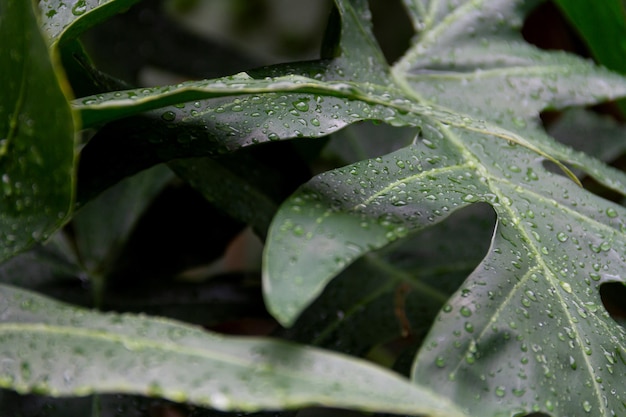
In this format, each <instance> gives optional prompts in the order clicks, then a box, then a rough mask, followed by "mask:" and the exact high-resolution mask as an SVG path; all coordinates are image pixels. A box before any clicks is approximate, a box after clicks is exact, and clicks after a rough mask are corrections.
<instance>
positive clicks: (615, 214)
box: [606, 207, 617, 218]
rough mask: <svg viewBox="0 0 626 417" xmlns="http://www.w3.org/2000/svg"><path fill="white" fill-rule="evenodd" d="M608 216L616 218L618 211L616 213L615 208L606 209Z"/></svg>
mask: <svg viewBox="0 0 626 417" xmlns="http://www.w3.org/2000/svg"><path fill="white" fill-rule="evenodd" d="M606 215H607V216H609V217H611V218H615V217H617V211H615V209H614V208H611V207H609V208H608V209H606Z"/></svg>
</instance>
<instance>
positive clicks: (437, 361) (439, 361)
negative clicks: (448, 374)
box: [435, 356, 446, 368]
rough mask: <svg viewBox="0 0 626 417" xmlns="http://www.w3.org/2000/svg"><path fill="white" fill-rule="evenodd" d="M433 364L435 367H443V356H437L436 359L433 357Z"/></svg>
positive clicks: (444, 362)
mask: <svg viewBox="0 0 626 417" xmlns="http://www.w3.org/2000/svg"><path fill="white" fill-rule="evenodd" d="M435 365H436V366H437V368H443V367H444V366H446V360H445V359H444V358H443V356H437V359H435Z"/></svg>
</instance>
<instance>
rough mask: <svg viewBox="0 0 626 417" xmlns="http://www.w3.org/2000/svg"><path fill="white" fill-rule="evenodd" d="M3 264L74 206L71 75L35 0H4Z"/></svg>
mask: <svg viewBox="0 0 626 417" xmlns="http://www.w3.org/2000/svg"><path fill="white" fill-rule="evenodd" d="M0 10H2V18H0V38H2V39H5V40H6V39H10V42H5V45H4V46H3V47H2V48H0V63H1V64H0V65H1V71H0V84H1V85H2V86H3V93H2V95H1V97H0V175H1V176H2V191H1V192H2V198H1V199H0V201H1V203H0V262H1V261H3V260H5V259H7V258H9V257H10V256H12V255H14V254H15V253H17V252H19V251H21V250H23V249H25V248H27V247H28V246H30V245H32V244H33V243H34V242H37V241H41V240H44V239H46V238H47V237H48V235H49V234H50V233H52V232H53V231H54V230H55V229H57V228H58V227H59V226H60V225H61V224H62V223H63V221H64V219H65V218H66V217H67V215H68V213H69V212H70V208H71V205H72V199H73V186H74V184H73V182H74V180H73V175H74V162H75V161H74V146H75V144H74V125H75V121H74V119H73V114H72V111H71V109H70V107H69V103H68V99H67V95H68V93H67V91H65V90H66V81H65V80H64V77H63V75H62V74H61V73H60V70H59V69H58V66H57V62H56V60H57V58H56V56H54V55H53V56H50V54H49V53H48V51H47V50H46V44H45V42H44V39H43V37H42V35H41V33H40V32H39V27H38V22H37V18H36V16H35V13H34V10H33V4H32V2H30V1H9V0H3V1H1V2H0Z"/></svg>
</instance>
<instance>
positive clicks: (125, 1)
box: [39, 0, 138, 44]
mask: <svg viewBox="0 0 626 417" xmlns="http://www.w3.org/2000/svg"><path fill="white" fill-rule="evenodd" d="M137 1H138V0H104V1H103V0H71V1H69V2H65V1H62V0H42V1H40V2H39V9H40V10H41V14H42V18H41V20H42V28H43V30H44V32H45V33H46V34H47V35H48V41H49V42H50V43H51V44H58V43H60V42H63V41H65V40H70V39H75V38H76V37H78V35H80V34H81V33H83V32H84V31H85V30H87V29H89V28H90V27H93V26H95V25H96V24H98V23H100V22H102V21H104V20H106V19H107V18H109V17H111V16H112V15H114V14H116V13H120V12H122V11H124V10H127V9H128V8H129V7H130V6H132V5H133V4H135V3H137Z"/></svg>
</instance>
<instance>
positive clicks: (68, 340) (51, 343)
mask: <svg viewBox="0 0 626 417" xmlns="http://www.w3.org/2000/svg"><path fill="white" fill-rule="evenodd" d="M0 288H1V292H0V306H1V308H0V311H2V318H3V320H2V323H1V324H0V339H1V340H2V343H1V344H0V346H1V347H0V351H1V352H2V358H3V361H2V364H1V365H0V385H1V386H2V387H3V388H11V389H14V390H16V391H18V392H20V393H30V392H37V393H40V394H47V395H50V396H64V395H74V396H76V395H78V396H80V395H87V394H89V393H92V392H96V391H97V392H103V393H107V392H109V393H113V392H118V393H129V394H143V395H151V396H156V397H161V398H166V399H171V400H174V401H177V402H188V403H193V404H198V405H205V406H211V407H213V408H216V409H219V410H246V411H253V410H258V409H284V408H294V407H302V406H305V405H313V404H317V405H326V406H335V407H345V408H355V409H360V410H370V411H373V410H376V411H387V412H393V413H410V414H424V415H426V416H433V417H435V416H441V417H443V416H446V417H452V416H459V417H461V416H463V415H464V414H463V413H462V412H461V411H459V410H458V409H456V408H455V407H454V406H453V405H451V404H449V403H448V401H447V400H445V399H443V398H440V397H439V396H438V395H436V394H435V393H434V392H431V391H430V390H429V389H427V388H424V387H422V386H419V385H417V384H412V383H410V382H409V381H407V380H404V379H402V378H400V377H398V376H397V375H394V374H392V373H389V372H388V371H386V370H383V369H380V368H377V367H375V366H373V365H371V364H368V363H366V362H363V361H359V360H356V359H351V358H349V357H345V356H340V355H337V354H333V353H328V352H323V351H320V350H316V349H313V348H307V347H299V346H296V345H291V344H287V343H285V342H279V341H272V340H267V339H255V338H228V337H223V336H218V335H215V334H211V333H207V332H205V331H202V330H200V329H199V328H195V327H190V326H185V325H182V324H179V323H177V322H173V321H167V320H162V319H150V318H145V317H141V316H132V315H118V314H101V313H96V312H91V311H87V310H80V309H76V308H72V307H69V306H66V305H62V304H59V303H57V302H54V301H51V300H48V299H46V298H43V297H40V296H37V295H34V294H32V293H29V292H25V291H22V290H18V289H16V288H13V287H9V286H2V287H0Z"/></svg>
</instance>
